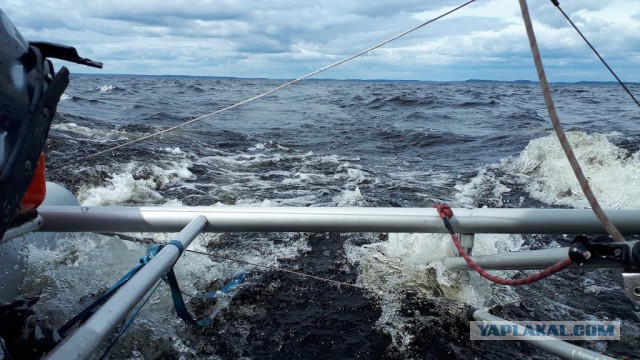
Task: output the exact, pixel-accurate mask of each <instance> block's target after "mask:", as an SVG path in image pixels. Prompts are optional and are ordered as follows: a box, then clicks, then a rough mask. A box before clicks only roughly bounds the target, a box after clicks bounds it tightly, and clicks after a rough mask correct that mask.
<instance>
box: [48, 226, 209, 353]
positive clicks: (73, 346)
mask: <svg viewBox="0 0 640 360" xmlns="http://www.w3.org/2000/svg"><path fill="white" fill-rule="evenodd" d="M206 226H207V219H206V218H205V217H204V216H198V217H196V218H195V219H193V220H192V221H191V222H190V223H189V224H188V225H187V226H186V227H185V228H184V229H182V231H181V232H180V234H178V236H177V238H176V240H178V241H180V242H181V243H182V245H183V246H184V248H185V249H186V248H187V247H188V246H189V244H190V243H191V241H193V239H195V237H196V236H198V234H200V233H201V232H202V230H203V229H204V228H205V227H206ZM179 256H180V254H179V251H178V249H177V247H176V246H165V247H164V248H162V250H161V251H160V252H159V253H158V254H157V255H156V256H154V257H153V258H152V259H151V261H149V262H148V263H147V264H146V265H145V266H143V267H142V268H141V269H140V270H139V271H138V273H137V274H136V275H135V276H134V277H132V278H131V279H130V280H129V281H128V282H127V283H126V284H125V285H124V286H123V287H122V288H121V289H120V290H118V292H117V293H115V294H114V295H113V297H111V299H109V300H108V301H107V302H106V303H105V304H104V305H103V306H102V307H101V308H100V309H99V310H98V311H97V312H96V313H95V314H94V315H93V316H91V318H89V320H87V321H86V322H85V323H84V324H82V325H81V326H80V327H79V328H78V330H76V331H75V332H73V333H72V334H70V335H69V336H68V337H67V338H65V339H64V341H63V342H62V343H61V344H60V345H58V346H57V347H56V348H55V349H53V351H51V352H50V353H49V354H48V355H47V357H46V358H47V359H56V360H58V359H59V360H68V359H87V358H90V357H91V356H92V355H94V354H95V352H96V351H97V350H98V349H99V348H100V346H101V345H102V343H103V342H104V341H105V340H106V339H107V338H108V337H109V336H111V335H112V334H113V332H114V330H115V329H116V327H117V326H118V325H119V324H120V323H121V322H122V321H123V320H124V319H125V317H126V316H127V315H128V314H129V312H130V311H131V310H132V309H133V308H134V307H135V306H136V304H137V303H138V302H139V301H140V300H141V299H142V298H143V297H144V296H145V294H146V293H147V292H149V290H150V289H151V288H152V287H153V285H155V284H156V282H157V281H158V280H159V279H160V278H161V277H162V276H163V275H165V274H166V273H167V272H168V271H169V269H170V268H171V267H172V266H173V264H174V263H175V262H176V260H178V257H179Z"/></svg>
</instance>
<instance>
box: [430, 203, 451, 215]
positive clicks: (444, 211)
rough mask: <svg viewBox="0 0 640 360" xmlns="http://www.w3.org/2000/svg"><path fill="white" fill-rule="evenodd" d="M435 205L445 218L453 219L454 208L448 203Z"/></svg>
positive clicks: (439, 213)
mask: <svg viewBox="0 0 640 360" xmlns="http://www.w3.org/2000/svg"><path fill="white" fill-rule="evenodd" d="M433 207H434V208H436V210H438V215H440V217H441V218H443V219H451V217H452V216H453V210H451V207H449V205H447V204H435V205H433Z"/></svg>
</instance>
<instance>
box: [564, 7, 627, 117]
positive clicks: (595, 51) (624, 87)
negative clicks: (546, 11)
mask: <svg viewBox="0 0 640 360" xmlns="http://www.w3.org/2000/svg"><path fill="white" fill-rule="evenodd" d="M551 2H552V3H553V5H555V6H556V7H557V8H558V10H560V12H561V13H562V15H563V16H564V18H565V19H567V21H568V22H569V24H571V26H573V28H574V29H575V30H576V31H577V32H578V34H580V37H582V40H584V41H585V42H586V43H587V45H589V47H590V48H591V50H593V53H594V54H596V56H597V57H598V59H600V61H601V62H602V64H604V66H605V67H606V68H607V69H608V70H609V72H610V73H611V75H613V77H615V78H616V80H618V83H619V84H620V86H622V88H623V89H624V91H626V92H627V94H629V96H631V99H633V101H634V102H635V103H636V105H638V107H640V102H638V99H636V97H635V96H633V93H631V90H629V88H628V87H627V85H625V83H624V82H622V80H620V78H619V77H618V75H617V74H616V73H615V71H613V69H612V68H611V67H610V66H609V64H607V62H606V61H605V60H604V59H603V58H602V56H600V53H599V52H598V50H596V48H594V47H593V45H591V43H590V42H589V40H587V38H586V37H585V36H584V35H583V34H582V32H581V31H580V29H578V27H577V26H576V24H574V23H573V21H571V19H570V18H569V16H568V15H567V14H566V13H565V12H564V10H562V8H561V7H560V2H559V1H558V0H551Z"/></svg>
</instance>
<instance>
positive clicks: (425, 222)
mask: <svg viewBox="0 0 640 360" xmlns="http://www.w3.org/2000/svg"><path fill="white" fill-rule="evenodd" d="M38 211H39V213H40V214H41V215H42V217H43V218H44V224H43V226H42V228H41V231H53V232H178V231H179V230H180V229H181V228H182V227H184V226H185V225H186V224H187V223H188V222H189V221H190V220H191V219H193V218H194V217H196V216H199V215H202V216H204V217H206V218H207V220H208V225H207V227H206V228H205V231H208V232H269V231H307V232H327V231H334V232H421V233H446V232H447V230H446V228H445V227H444V225H443V223H442V220H441V219H440V217H439V216H438V213H437V211H436V210H435V209H432V208H357V207H306V208H298V207H236V206H220V207H125V206H118V207H100V206H93V207H80V206H42V207H40V209H38ZM453 213H454V217H453V218H452V219H451V224H452V226H453V228H454V230H455V231H456V232H459V233H470V234H471V233H516V234H518V233H531V234H558V233H564V234H602V233H604V232H605V231H604V228H603V227H602V225H601V224H600V222H599V221H598V219H597V218H596V216H595V215H594V214H593V212H592V211H591V210H588V209H464V208H456V209H453ZM607 215H608V216H609V219H611V221H612V222H613V223H615V225H616V226H617V227H618V228H619V229H620V231H622V232H623V233H627V234H639V233H640V222H639V221H637V220H638V219H639V218H640V210H607Z"/></svg>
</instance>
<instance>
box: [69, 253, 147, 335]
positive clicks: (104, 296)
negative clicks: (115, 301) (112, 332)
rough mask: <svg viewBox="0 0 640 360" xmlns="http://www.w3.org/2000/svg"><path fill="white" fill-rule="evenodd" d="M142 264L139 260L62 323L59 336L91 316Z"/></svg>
mask: <svg viewBox="0 0 640 360" xmlns="http://www.w3.org/2000/svg"><path fill="white" fill-rule="evenodd" d="M144 264H145V262H142V260H141V263H140V264H138V265H136V266H135V267H134V268H133V269H131V270H129V272H128V273H126V274H125V275H124V276H123V277H122V278H121V279H120V280H118V281H117V282H116V283H115V284H114V285H113V286H112V287H111V288H110V289H109V290H107V291H106V292H105V293H104V294H102V296H100V297H99V298H98V300H96V301H94V302H93V303H92V304H91V305H89V306H87V307H86V308H85V309H84V310H82V311H81V312H80V313H79V314H78V315H76V316H74V317H73V318H72V319H71V320H69V321H67V322H66V323H65V324H64V325H62V326H61V327H60V328H59V329H58V333H59V334H60V336H62V337H64V335H65V334H66V333H67V332H68V331H69V330H70V329H71V328H73V327H74V326H75V325H76V324H79V323H83V322H85V321H86V320H87V319H88V318H89V317H91V315H93V313H94V312H95V310H96V309H97V308H98V307H99V306H102V305H103V304H104V303H105V302H107V300H109V298H111V296H113V294H115V293H116V291H118V289H120V288H121V287H122V285H124V284H126V283H127V281H129V280H130V279H131V278H132V277H133V275H135V274H136V273H137V272H138V270H140V269H141V268H142V267H143V266H144Z"/></svg>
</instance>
